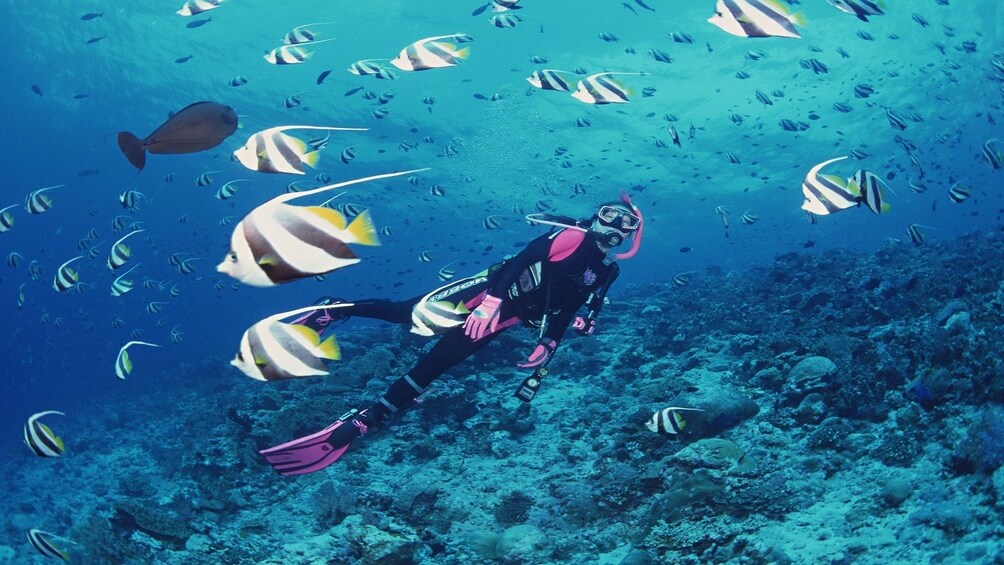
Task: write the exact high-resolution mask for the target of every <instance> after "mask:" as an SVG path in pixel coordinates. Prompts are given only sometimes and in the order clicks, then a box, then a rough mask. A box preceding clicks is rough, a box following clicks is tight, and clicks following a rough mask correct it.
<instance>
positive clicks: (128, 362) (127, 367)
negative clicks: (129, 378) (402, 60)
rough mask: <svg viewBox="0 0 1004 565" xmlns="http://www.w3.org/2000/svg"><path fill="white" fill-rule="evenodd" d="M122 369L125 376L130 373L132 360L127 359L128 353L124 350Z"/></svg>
mask: <svg viewBox="0 0 1004 565" xmlns="http://www.w3.org/2000/svg"><path fill="white" fill-rule="evenodd" d="M122 368H123V369H125V372H126V374H127V375H128V374H129V373H131V372H132V359H130V358H129V352H128V351H126V350H125V349H123V350H122Z"/></svg>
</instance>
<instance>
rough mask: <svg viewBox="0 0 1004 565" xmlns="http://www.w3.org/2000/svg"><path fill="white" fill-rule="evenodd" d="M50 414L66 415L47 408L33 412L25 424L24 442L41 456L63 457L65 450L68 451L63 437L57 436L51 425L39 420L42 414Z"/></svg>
mask: <svg viewBox="0 0 1004 565" xmlns="http://www.w3.org/2000/svg"><path fill="white" fill-rule="evenodd" d="M49 414H59V415H60V416H65V415H66V414H63V413H62V412H57V411H55V410H46V411H45V412H39V413H37V414H32V415H31V417H30V418H28V422H27V423H26V424H25V425H24V443H25V445H27V446H28V447H29V448H30V449H31V450H32V451H33V452H34V453H35V455H38V456H39V457H61V456H62V455H63V452H64V451H66V447H65V446H64V445H63V439H62V438H60V437H58V436H56V434H54V433H53V432H52V430H51V429H49V426H46V425H45V424H43V423H42V422H39V421H38V419H39V418H41V417H42V416H46V415H49Z"/></svg>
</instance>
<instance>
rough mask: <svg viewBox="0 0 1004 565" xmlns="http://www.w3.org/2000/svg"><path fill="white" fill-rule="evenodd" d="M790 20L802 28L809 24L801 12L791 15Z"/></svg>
mask: <svg viewBox="0 0 1004 565" xmlns="http://www.w3.org/2000/svg"><path fill="white" fill-rule="evenodd" d="M790 19H791V23H793V24H795V25H799V26H802V27H805V26H806V25H807V24H808V23H809V20H807V19H806V18H805V14H803V13H801V12H799V13H797V14H792V15H791V18H790ZM865 21H868V20H865Z"/></svg>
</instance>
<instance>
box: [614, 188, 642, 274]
mask: <svg viewBox="0 0 1004 565" xmlns="http://www.w3.org/2000/svg"><path fill="white" fill-rule="evenodd" d="M621 202H623V203H624V205H625V206H628V207H629V208H631V212H632V213H634V215H636V216H638V219H640V220H641V222H640V223H639V224H638V229H636V230H635V231H634V236H633V237H634V238H633V239H632V241H631V249H628V250H627V251H625V252H624V253H618V254H616V255H614V259H616V260H618V261H620V260H622V259H630V258H632V257H634V256H635V254H636V253H638V249H640V248H641V236H642V231H643V230H644V229H645V218H644V216H642V215H641V210H639V209H638V207H637V206H635V205H634V202H631V197H630V196H628V194H627V193H626V192H622V193H621Z"/></svg>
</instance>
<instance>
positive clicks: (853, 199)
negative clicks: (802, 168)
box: [802, 155, 860, 216]
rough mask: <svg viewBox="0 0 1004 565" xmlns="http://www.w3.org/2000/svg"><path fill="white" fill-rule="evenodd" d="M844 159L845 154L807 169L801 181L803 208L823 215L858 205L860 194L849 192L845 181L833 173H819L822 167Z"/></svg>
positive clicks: (845, 157)
mask: <svg viewBox="0 0 1004 565" xmlns="http://www.w3.org/2000/svg"><path fill="white" fill-rule="evenodd" d="M844 159H847V156H846V155H844V156H842V157H835V158H833V159H830V160H828V161H823V162H822V163H819V164H817V165H815V166H814V167H812V168H811V169H809V172H808V174H806V175H805V179H804V180H803V181H802V195H803V196H804V197H805V201H804V202H803V203H802V209H803V210H805V211H806V212H811V213H813V214H815V215H817V216H825V215H827V214H832V213H833V212H839V211H840V210H845V209H847V208H851V207H853V206H857V205H858V203H859V202H860V199H859V196H860V195H859V194H855V193H853V192H851V190H850V188H849V187H848V186H847V181H845V180H844V179H842V178H840V177H837V176H835V175H821V174H819V171H820V170H822V168H823V167H825V166H827V165H829V164H831V163H836V162H837V161H843V160H844Z"/></svg>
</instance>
